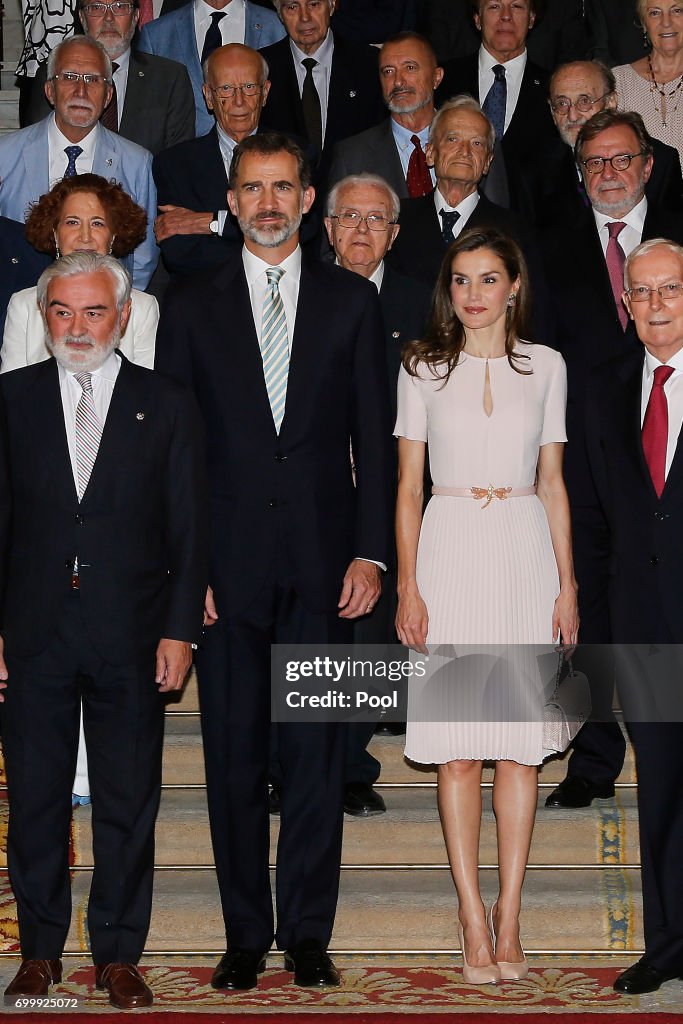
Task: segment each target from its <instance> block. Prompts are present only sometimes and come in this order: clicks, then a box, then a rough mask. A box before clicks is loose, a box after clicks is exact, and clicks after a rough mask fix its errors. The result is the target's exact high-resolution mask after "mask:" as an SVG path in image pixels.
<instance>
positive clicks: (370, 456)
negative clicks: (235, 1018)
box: [157, 132, 393, 990]
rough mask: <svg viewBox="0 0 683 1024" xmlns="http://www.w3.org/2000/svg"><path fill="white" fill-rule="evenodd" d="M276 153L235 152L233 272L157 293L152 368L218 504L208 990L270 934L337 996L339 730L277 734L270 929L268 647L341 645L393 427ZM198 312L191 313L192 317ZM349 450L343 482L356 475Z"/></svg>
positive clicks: (369, 329)
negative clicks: (196, 428)
mask: <svg viewBox="0 0 683 1024" xmlns="http://www.w3.org/2000/svg"><path fill="white" fill-rule="evenodd" d="M310 180H311V179H310V170H309V167H308V165H307V161H306V158H305V156H304V154H303V152H302V150H301V149H300V148H299V147H298V146H297V145H296V144H295V143H294V142H293V141H292V140H291V139H289V138H287V137H286V136H284V135H279V134H273V133H268V132H264V133H262V134H256V135H251V136H249V137H248V138H246V139H244V140H243V141H242V142H240V144H239V145H238V146H237V147H236V149H235V152H234V156H233V159H232V164H231V168H230V183H229V191H228V205H229V207H230V210H231V211H232V213H233V214H234V215H235V216H236V217H237V219H238V221H239V226H240V228H241V230H242V233H243V235H244V247H243V249H242V251H241V253H239V254H238V255H237V256H236V258H235V259H233V261H232V262H230V263H227V264H225V265H224V266H223V267H221V268H220V269H219V270H217V271H215V272H214V273H213V274H211V275H207V276H206V278H205V279H204V280H203V281H200V282H198V280H197V279H196V278H195V279H187V280H185V281H183V282H182V283H181V284H180V285H179V286H178V287H177V288H175V289H174V290H173V293H172V294H171V293H168V294H167V297H166V302H165V306H164V308H163V310H162V315H161V320H160V323H159V333H158V345H157V367H158V368H159V369H161V370H163V371H165V372H166V373H169V374H170V375H171V376H173V377H174V378H176V379H177V380H180V381H188V382H189V383H190V384H191V386H192V388H193V390H194V392H195V394H196V396H197V399H198V402H199V406H200V408H201V411H202V413H203V415H204V421H205V426H206V433H207V438H208V459H209V478H210V479H209V486H210V492H211V508H212V520H211V543H212V551H211V569H210V578H209V588H208V591H207V595H206V608H205V625H206V627H207V629H206V637H205V640H204V643H203V649H202V651H201V652H200V660H199V662H198V671H199V690H200V703H201V712H202V733H203V739H204V753H205V763H206V782H207V796H208V804H209V818H210V822H211V837H212V842H213V850H214V857H215V861H216V870H217V874H218V884H219V887H220V894H221V903H222V908H223V917H224V919H225V927H226V933H227V935H228V937H229V948H228V950H227V952H226V953H225V955H224V956H223V957H222V959H221V961H220V963H219V964H218V966H217V968H216V970H215V971H214V974H213V978H212V981H211V984H212V985H213V987H214V988H217V989H227V990H240V989H250V988H254V987H255V986H256V984H257V979H258V974H259V973H260V972H261V971H262V970H263V969H264V967H265V963H266V955H267V953H268V951H269V950H270V946H271V943H272V941H273V935H274V934H275V939H276V943H277V946H278V948H279V949H282V950H284V951H285V967H286V969H287V970H290V971H293V972H294V982H295V984H297V985H304V986H314V987H319V986H328V985H338V984H339V976H338V974H337V971H336V968H335V966H334V964H333V963H332V961H331V959H330V957H329V956H328V954H327V946H328V944H329V941H330V936H331V934H332V926H333V923H334V916H335V911H336V905H337V892H338V887H339V869H340V862H341V839H342V820H343V808H342V805H343V790H344V751H345V726H344V725H343V724H341V723H335V722H323V721H316V722H315V723H301V722H279V723H276V724H275V726H274V731H276V734H277V747H278V756H279V762H280V765H281V767H282V803H281V817H280V834H279V840H278V849H277V875H276V887H277V893H276V901H277V929H276V930H275V929H274V920H273V902H272V896H271V889H270V875H269V870H268V860H269V820H268V819H269V816H268V769H269V760H270V758H269V754H270V737H271V733H270V728H271V722H270V718H271V714H270V702H271V678H270V648H271V644H274V643H281V644H282V643H287V644H298V643H306V644H319V645H324V644H328V643H345V642H349V641H350V640H351V637H352V624H353V621H354V620H355V619H357V618H358V617H359V616H361V615H364V614H367V613H368V612H369V611H371V610H372V609H373V608H374V606H375V604H376V602H377V599H378V597H379V594H380V589H381V582H380V578H381V569H382V568H385V567H386V564H387V563H388V561H389V559H390V551H391V525H390V524H391V501H392V487H391V479H392V459H393V448H392V440H391V427H392V424H391V417H390V413H389V395H388V384H387V373H386V357H385V354H384V340H383V334H382V323H381V315H380V308H379V302H378V298H377V289H376V288H375V286H374V285H373V284H371V283H370V282H369V281H366V280H365V279H364V278H362V277H360V276H359V275H356V274H349V273H348V272H347V271H345V270H342V269H341V268H340V267H336V266H333V265H331V264H329V263H324V262H321V261H317V262H312V263H310V264H309V263H306V262H305V261H303V260H302V256H301V249H300V247H299V225H300V223H301V217H302V214H303V213H305V212H306V211H307V210H309V209H310V207H311V204H312V203H313V200H314V190H313V188H312V187H311V185H310ZM196 310H201V318H199V317H198V316H197V313H196ZM350 446H352V447H353V457H354V462H355V467H356V481H355V484H354V477H353V473H352V466H351V458H350Z"/></svg>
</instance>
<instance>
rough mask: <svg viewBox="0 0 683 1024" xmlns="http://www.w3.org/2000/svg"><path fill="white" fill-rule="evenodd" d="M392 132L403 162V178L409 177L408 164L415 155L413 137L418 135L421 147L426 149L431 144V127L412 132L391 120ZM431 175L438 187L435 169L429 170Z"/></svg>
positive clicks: (433, 182)
mask: <svg viewBox="0 0 683 1024" xmlns="http://www.w3.org/2000/svg"><path fill="white" fill-rule="evenodd" d="M391 131H392V133H393V136H394V142H395V143H396V149H397V150H398V155H399V159H400V161H401V167H402V168H403V177H404V178H407V177H408V164H409V163H410V158H411V156H412V155H413V150H414V149H415V146H414V145H413V143H412V142H411V138H412V136H413V135H417V137H418V139H419V140H420V145H421V146H422V148H423V149H424V148H425V146H426V145H427V143H428V142H429V125H427V127H426V128H423V129H422V130H421V131H419V132H411V131H410V130H409V129H408V128H404V127H403V125H402V124H398V122H397V121H394V119H393V117H392V118H391ZM429 173H430V174H431V176H432V184H433V185H436V172H435V170H434V168H433V167H430V168H429Z"/></svg>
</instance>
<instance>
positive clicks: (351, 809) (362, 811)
mask: <svg viewBox="0 0 683 1024" xmlns="http://www.w3.org/2000/svg"><path fill="white" fill-rule="evenodd" d="M386 809H387V806H386V804H385V803H384V800H383V799H382V797H381V796H380V795H379V793H378V792H377V790H376V789H373V788H372V786H371V785H370V783H369V782H349V783H347V785H346V787H345V789H344V810H345V811H346V813H347V814H353V815H354V816H355V817H356V818H369V817H370V816H371V815H373V814H384V813H385V812H386Z"/></svg>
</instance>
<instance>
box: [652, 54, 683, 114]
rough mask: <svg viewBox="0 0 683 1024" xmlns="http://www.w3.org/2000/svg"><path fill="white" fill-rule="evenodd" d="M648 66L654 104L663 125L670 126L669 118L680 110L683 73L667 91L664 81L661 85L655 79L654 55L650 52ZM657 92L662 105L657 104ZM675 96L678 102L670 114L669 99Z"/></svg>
mask: <svg viewBox="0 0 683 1024" xmlns="http://www.w3.org/2000/svg"><path fill="white" fill-rule="evenodd" d="M647 66H648V69H649V72H650V95H651V96H652V104H653V106H654V108H655V111H656V113H658V114H659V116H660V117H661V119H662V126H663V127H664V128H668V127H669V126H668V124H667V120H668V118H669V116H671V117H672V118H673V117H674V115H675V114H676V111H677V110H678V105H679V103H680V102H681V88H683V75H681V77H680V78H679V79H678V82H677V83H676V85H675V86H674V88H673V89H672V90H671V92H666V91H665V89H664V83H662V85H659V84H658V82H657V80H656V79H655V73H654V69H653V67H652V56H651V55H650V54H649V53H648V55H647ZM655 93H659V95H660V97H661V104H660V106H657V100H656V98H655ZM674 96H675V97H676V103H675V106H674V108H673V110H672V111H671V115H669V110H668V105H667V100H670V99H672V98H673V97H674Z"/></svg>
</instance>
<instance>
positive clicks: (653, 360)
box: [645, 348, 683, 380]
mask: <svg viewBox="0 0 683 1024" xmlns="http://www.w3.org/2000/svg"><path fill="white" fill-rule="evenodd" d="M658 366H673V368H674V371H675V372H676V373H680V372H681V371H682V370H683V348H682V349H679V350H678V352H677V353H676V354H675V355H673V356H672V357H671V359H669V361H668V362H667V363H662V362H661V360H659V359H657V356H653V355H652V353H651V352H648V350H647V349H645V375H646V378H647V380H649V379H650V378H651V377H652V376H653V374H654V372H655V370H656V369H657V367H658Z"/></svg>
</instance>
